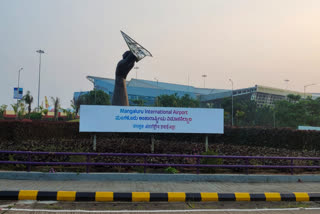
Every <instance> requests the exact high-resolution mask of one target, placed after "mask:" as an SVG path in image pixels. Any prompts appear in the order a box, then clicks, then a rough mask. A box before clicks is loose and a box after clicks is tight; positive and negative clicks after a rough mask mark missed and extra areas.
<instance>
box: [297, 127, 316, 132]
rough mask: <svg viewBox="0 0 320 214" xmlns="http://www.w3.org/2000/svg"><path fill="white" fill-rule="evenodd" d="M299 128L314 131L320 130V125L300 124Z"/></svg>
mask: <svg viewBox="0 0 320 214" xmlns="http://www.w3.org/2000/svg"><path fill="white" fill-rule="evenodd" d="M298 129H299V130H312V131H320V127H316V126H298Z"/></svg>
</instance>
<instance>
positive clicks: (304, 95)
mask: <svg viewBox="0 0 320 214" xmlns="http://www.w3.org/2000/svg"><path fill="white" fill-rule="evenodd" d="M317 84H318V83H312V84H309V85H305V86H303V98H304V99H306V88H307V87H308V86H312V85H317Z"/></svg>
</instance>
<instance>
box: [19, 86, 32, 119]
mask: <svg viewBox="0 0 320 214" xmlns="http://www.w3.org/2000/svg"><path fill="white" fill-rule="evenodd" d="M22 100H23V101H24V102H25V103H26V104H28V114H30V112H31V104H32V102H33V96H32V95H31V94H30V91H27V94H26V95H24V96H23V98H22Z"/></svg>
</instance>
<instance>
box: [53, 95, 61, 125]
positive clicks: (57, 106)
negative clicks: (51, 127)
mask: <svg viewBox="0 0 320 214" xmlns="http://www.w3.org/2000/svg"><path fill="white" fill-rule="evenodd" d="M51 100H52V103H53V106H54V119H55V120H57V116H58V112H59V109H60V99H59V98H58V97H56V98H54V97H51Z"/></svg>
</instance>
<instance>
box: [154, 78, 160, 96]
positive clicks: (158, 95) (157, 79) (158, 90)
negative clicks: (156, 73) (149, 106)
mask: <svg viewBox="0 0 320 214" xmlns="http://www.w3.org/2000/svg"><path fill="white" fill-rule="evenodd" d="M153 79H154V80H155V81H157V90H158V96H159V80H158V79H157V78H153Z"/></svg>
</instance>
